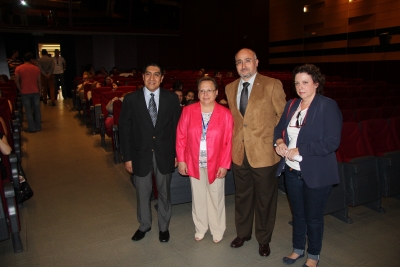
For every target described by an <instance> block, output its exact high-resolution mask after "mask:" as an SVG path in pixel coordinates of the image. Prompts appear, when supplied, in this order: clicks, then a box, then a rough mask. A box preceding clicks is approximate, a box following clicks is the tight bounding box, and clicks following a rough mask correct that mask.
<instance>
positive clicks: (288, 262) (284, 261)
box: [282, 253, 304, 264]
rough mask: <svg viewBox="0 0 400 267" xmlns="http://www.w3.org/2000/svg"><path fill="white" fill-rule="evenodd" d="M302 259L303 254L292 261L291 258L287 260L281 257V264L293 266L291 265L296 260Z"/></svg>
mask: <svg viewBox="0 0 400 267" xmlns="http://www.w3.org/2000/svg"><path fill="white" fill-rule="evenodd" d="M303 257H304V253H303V254H302V255H300V256H298V257H297V258H296V259H292V258H289V257H283V259H282V260H283V263H284V264H293V263H295V262H296V261H297V260H298V259H300V258H303Z"/></svg>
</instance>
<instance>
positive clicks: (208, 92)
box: [199, 90, 217, 95]
mask: <svg viewBox="0 0 400 267" xmlns="http://www.w3.org/2000/svg"><path fill="white" fill-rule="evenodd" d="M215 91H217V90H200V91H199V94H201V95H205V94H207V95H209V94H211V93H214V92H215Z"/></svg>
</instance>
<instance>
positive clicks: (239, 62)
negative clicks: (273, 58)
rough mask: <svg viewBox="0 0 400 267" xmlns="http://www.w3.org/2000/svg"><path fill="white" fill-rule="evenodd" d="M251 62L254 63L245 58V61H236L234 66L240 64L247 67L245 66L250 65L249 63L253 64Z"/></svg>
mask: <svg viewBox="0 0 400 267" xmlns="http://www.w3.org/2000/svg"><path fill="white" fill-rule="evenodd" d="M253 61H254V59H250V58H246V59H245V60H238V61H236V62H235V64H236V66H237V65H242V64H245V65H247V64H250V63H251V62H253Z"/></svg>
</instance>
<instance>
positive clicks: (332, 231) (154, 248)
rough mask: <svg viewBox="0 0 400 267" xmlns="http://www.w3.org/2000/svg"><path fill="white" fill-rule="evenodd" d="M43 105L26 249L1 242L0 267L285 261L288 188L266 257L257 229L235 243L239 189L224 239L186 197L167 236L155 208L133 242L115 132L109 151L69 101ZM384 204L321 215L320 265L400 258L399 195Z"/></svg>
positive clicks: (133, 223)
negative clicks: (204, 226)
mask: <svg viewBox="0 0 400 267" xmlns="http://www.w3.org/2000/svg"><path fill="white" fill-rule="evenodd" d="M41 105H42V114H43V119H42V121H43V124H42V125H43V130H42V131H41V132H37V133H29V134H28V133H23V134H22V139H23V162H22V165H23V167H24V170H25V172H26V174H27V178H28V180H29V183H30V184H31V187H32V188H33V190H34V192H35V195H34V196H33V198H32V199H30V200H28V201H27V202H26V203H25V204H24V205H23V207H21V208H20V209H19V211H20V214H21V228H22V230H21V238H22V242H23V245H24V251H23V252H22V253H18V254H14V253H13V250H12V244H11V241H10V240H7V241H3V242H0V266H29V267H32V266H40V267H46V266H52V267H60V266H68V267H71V266H113V267H114V266H174V267H175V266H185V267H186V266H218V267H223V266H229V267H233V266H246V267H247V266H285V265H284V264H283V263H282V257H283V256H285V255H286V254H288V253H289V252H290V250H291V226H290V225H289V224H288V221H290V220H291V216H290V210H289V205H288V202H287V199H286V195H285V194H283V193H282V192H280V193H279V199H278V212H277V221H276V226H275V230H274V234H273V239H272V242H271V250H272V253H271V256H269V257H268V258H263V257H260V256H259V255H258V244H257V241H256V239H255V237H254V235H253V238H252V239H251V240H250V241H249V242H246V243H245V245H244V246H243V247H242V248H239V249H234V248H231V247H230V246H229V245H230V242H231V241H232V240H233V238H234V237H235V228H234V196H233V195H230V196H227V197H226V210H227V216H226V217H227V230H226V233H225V236H224V239H223V240H222V241H221V243H219V244H214V243H213V242H212V238H211V236H210V234H209V233H208V234H207V235H206V237H205V238H204V240H202V241H200V242H196V241H195V240H194V226H193V222H192V217H191V204H190V203H188V204H181V205H175V206H173V213H172V220H171V225H170V233H171V240H170V242H169V243H166V244H165V243H160V242H159V241H158V227H157V214H156V212H155V210H154V208H153V227H152V231H150V232H149V233H147V234H146V237H145V238H144V239H143V240H141V241H139V242H133V241H131V237H132V235H133V234H134V232H135V231H136V229H137V228H138V223H137V220H136V200H135V189H134V188H133V186H132V184H131V183H130V180H129V175H128V174H127V173H126V172H125V170H124V167H123V164H119V165H115V164H114V163H113V160H112V153H111V142H110V139H107V148H106V149H103V148H102V147H101V146H100V137H99V135H92V134H91V130H90V129H89V128H87V127H85V126H84V125H83V123H82V121H81V120H80V119H79V118H78V117H77V114H76V112H75V111H72V110H71V100H64V101H59V102H58V103H57V105H56V107H51V106H43V104H41ZM153 204H155V203H153ZM383 205H384V208H385V209H386V211H387V213H386V214H378V213H376V212H373V211H371V210H369V209H367V208H365V207H356V208H350V214H349V215H350V217H351V219H352V220H353V221H354V223H353V224H352V225H348V224H345V223H343V222H341V221H339V220H337V219H335V218H333V217H331V216H325V223H326V227H325V237H324V243H323V251H322V261H321V263H320V265H319V266H320V267H325V266H329V267H330V266H341V267H342V266H363V267H365V266H399V265H400V256H399V255H400V253H399V251H400V227H399V222H400V201H399V200H396V199H394V198H387V199H384V200H383ZM303 263H304V261H299V262H297V263H296V264H294V265H293V266H302V264H303Z"/></svg>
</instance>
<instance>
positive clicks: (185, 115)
mask: <svg viewBox="0 0 400 267" xmlns="http://www.w3.org/2000/svg"><path fill="white" fill-rule="evenodd" d="M232 132H233V118H232V115H231V112H230V111H229V109H227V108H225V107H223V106H221V105H219V104H218V103H216V104H215V107H214V111H213V114H212V115H211V119H210V122H209V124H208V129H207V173H208V181H209V183H210V184H212V183H213V182H214V181H215V179H216V174H217V171H218V169H219V168H220V167H222V168H225V169H229V168H230V166H231V162H232ZM201 133H202V119H201V107H200V103H199V102H198V103H195V104H192V105H189V106H187V107H184V109H183V111H182V115H181V118H180V119H179V123H178V128H177V133H176V154H177V159H178V162H185V163H186V164H187V168H188V175H189V176H191V177H194V178H197V179H199V178H200V170H199V169H200V168H199V153H200V137H201Z"/></svg>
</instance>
